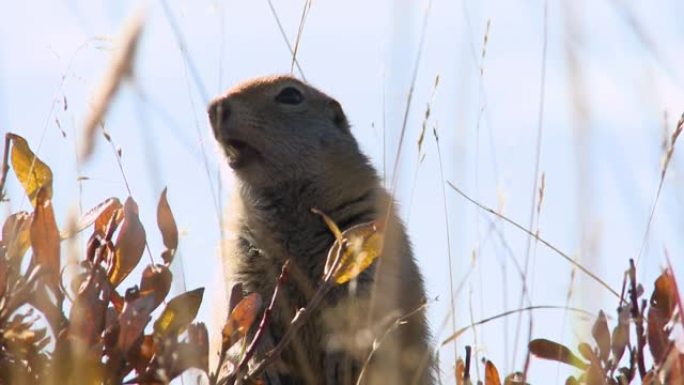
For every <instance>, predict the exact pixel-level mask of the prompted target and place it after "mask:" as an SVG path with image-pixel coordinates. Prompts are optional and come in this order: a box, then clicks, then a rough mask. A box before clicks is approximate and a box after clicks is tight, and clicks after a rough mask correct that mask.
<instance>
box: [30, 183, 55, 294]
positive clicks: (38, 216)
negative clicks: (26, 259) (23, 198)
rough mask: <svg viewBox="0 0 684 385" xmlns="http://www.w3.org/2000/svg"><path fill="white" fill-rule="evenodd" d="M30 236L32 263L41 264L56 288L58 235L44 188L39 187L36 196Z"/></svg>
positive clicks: (53, 214) (50, 204)
mask: <svg viewBox="0 0 684 385" xmlns="http://www.w3.org/2000/svg"><path fill="white" fill-rule="evenodd" d="M30 238H31V248H32V249H33V258H32V260H31V263H32V265H36V266H41V267H42V268H43V269H44V270H45V272H46V274H47V279H48V282H49V283H50V284H51V285H52V288H53V289H57V288H58V287H59V274H60V256H59V255H60V245H59V243H60V237H59V230H58V229H57V222H56V221H55V213H54V211H53V210H52V203H51V202H50V199H49V197H48V192H47V190H45V189H40V190H39V191H38V195H37V197H36V208H35V211H34V214H33V221H32V222H31V236H30Z"/></svg>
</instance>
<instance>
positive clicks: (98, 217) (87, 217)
mask: <svg viewBox="0 0 684 385" xmlns="http://www.w3.org/2000/svg"><path fill="white" fill-rule="evenodd" d="M122 207H123V205H122V204H121V201H120V200H119V198H109V199H107V200H105V201H104V202H101V203H100V204H98V205H97V206H95V207H93V208H92V209H90V210H88V212H86V213H85V214H83V216H82V217H81V219H80V220H79V222H78V225H77V226H76V229H77V230H76V232H81V231H83V230H85V228H86V227H88V226H90V225H92V224H93V223H94V224H95V232H96V233H98V234H100V235H104V233H105V230H106V227H107V224H108V223H109V220H110V218H111V217H112V215H113V214H114V213H116V212H117V211H118V210H119V209H121V208H122ZM122 219H123V216H120V217H119V218H118V221H117V222H121V220H122Z"/></svg>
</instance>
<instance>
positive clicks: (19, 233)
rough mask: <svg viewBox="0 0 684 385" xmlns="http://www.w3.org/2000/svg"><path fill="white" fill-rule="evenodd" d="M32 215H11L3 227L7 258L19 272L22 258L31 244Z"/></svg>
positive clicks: (23, 213) (24, 213) (22, 213)
mask: <svg viewBox="0 0 684 385" xmlns="http://www.w3.org/2000/svg"><path fill="white" fill-rule="evenodd" d="M31 219H32V217H31V214H29V213H27V212H25V211H21V212H18V213H15V214H12V215H10V216H9V217H7V219H6V220H5V223H4V224H3V226H2V241H3V243H4V244H5V252H6V254H5V255H6V258H7V260H8V261H10V263H11V264H12V266H13V267H14V268H15V269H16V270H17V271H18V270H19V265H20V264H21V257H23V256H24V254H26V251H27V250H28V248H29V245H30V244H31V238H30V237H31V231H30V230H31Z"/></svg>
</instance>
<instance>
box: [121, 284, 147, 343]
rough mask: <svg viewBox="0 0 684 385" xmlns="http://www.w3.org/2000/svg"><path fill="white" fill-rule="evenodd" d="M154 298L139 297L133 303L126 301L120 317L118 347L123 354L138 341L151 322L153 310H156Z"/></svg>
mask: <svg viewBox="0 0 684 385" xmlns="http://www.w3.org/2000/svg"><path fill="white" fill-rule="evenodd" d="M153 305H154V298H153V297H151V296H147V297H138V298H136V299H133V300H132V301H126V303H125V304H124V307H123V311H122V312H121V315H120V316H119V325H120V328H121V330H120V331H119V340H118V347H119V349H121V351H122V352H127V351H128V349H130V348H131V347H132V346H133V344H134V343H135V342H136V341H137V340H138V338H139V337H140V336H141V335H142V333H143V331H144V330H145V326H146V325H147V324H148V323H149V322H150V320H151V318H152V317H151V316H150V314H151V313H152V310H154V306H153Z"/></svg>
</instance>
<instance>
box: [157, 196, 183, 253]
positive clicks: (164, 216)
mask: <svg viewBox="0 0 684 385" xmlns="http://www.w3.org/2000/svg"><path fill="white" fill-rule="evenodd" d="M157 225H158V226H159V231H161V234H162V240H163V241H164V246H165V247H166V251H167V252H165V253H163V254H162V257H163V258H164V262H166V264H167V265H168V264H170V263H171V261H172V260H173V255H174V254H175V252H176V248H177V247H178V228H177V227H176V220H175V219H174V218H173V213H172V212H171V207H170V206H169V202H168V200H167V199H166V189H164V191H162V194H161V197H160V198H159V204H158V205H157Z"/></svg>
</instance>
